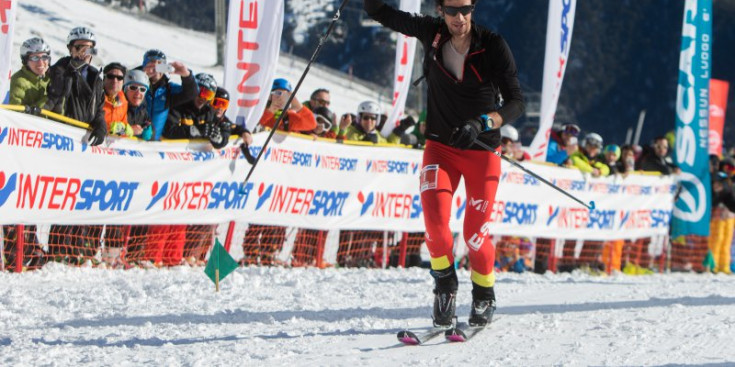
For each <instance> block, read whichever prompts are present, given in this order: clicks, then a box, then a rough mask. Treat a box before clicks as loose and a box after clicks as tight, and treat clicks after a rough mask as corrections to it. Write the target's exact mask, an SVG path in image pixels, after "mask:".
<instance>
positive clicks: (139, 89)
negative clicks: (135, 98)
mask: <svg viewBox="0 0 735 367" xmlns="http://www.w3.org/2000/svg"><path fill="white" fill-rule="evenodd" d="M128 89H130V90H132V91H135V92H140V93H145V92H146V91H147V90H148V88H146V87H144V86H142V85H129V86H128Z"/></svg>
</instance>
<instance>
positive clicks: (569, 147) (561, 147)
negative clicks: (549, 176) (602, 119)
mask: <svg viewBox="0 0 735 367" xmlns="http://www.w3.org/2000/svg"><path fill="white" fill-rule="evenodd" d="M557 126H558V125H557ZM580 131H581V129H580V128H579V126H577V125H576V124H563V125H561V127H560V128H557V129H551V135H550V136H549V147H548V148H547V149H546V161H547V162H550V163H554V164H556V165H559V166H571V165H572V163H571V161H570V160H569V157H571V155H572V154H573V153H574V152H576V151H577V144H576V143H575V144H573V143H572V140H574V141H576V140H577V136H579V133H580Z"/></svg>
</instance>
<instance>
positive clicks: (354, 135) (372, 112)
mask: <svg viewBox="0 0 735 367" xmlns="http://www.w3.org/2000/svg"><path fill="white" fill-rule="evenodd" d="M380 113H381V111H380V105H378V104H377V103H376V102H373V101H365V102H362V103H360V105H359V106H358V107H357V124H353V123H352V118H351V115H349V114H345V115H343V116H342V119H341V120H340V122H339V133H337V139H341V140H345V139H346V140H353V141H368V142H372V143H373V144H378V143H382V144H385V143H391V144H398V143H399V142H400V141H401V137H400V135H397V134H393V133H392V134H390V135H389V136H388V139H386V138H384V137H383V135H381V134H380V131H378V129H377V126H378V121H380Z"/></svg>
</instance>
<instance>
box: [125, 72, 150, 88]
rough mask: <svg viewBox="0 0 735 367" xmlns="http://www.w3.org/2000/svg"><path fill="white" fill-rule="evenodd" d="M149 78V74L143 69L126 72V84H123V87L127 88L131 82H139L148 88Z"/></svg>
mask: <svg viewBox="0 0 735 367" xmlns="http://www.w3.org/2000/svg"><path fill="white" fill-rule="evenodd" d="M148 83H149V79H148V75H146V73H145V72H144V71H143V70H137V69H133V70H130V71H128V73H127V74H125V84H123V88H127V86H128V85H130V84H138V85H142V86H144V87H146V88H149V84H148Z"/></svg>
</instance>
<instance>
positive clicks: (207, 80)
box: [194, 73, 217, 92]
mask: <svg viewBox="0 0 735 367" xmlns="http://www.w3.org/2000/svg"><path fill="white" fill-rule="evenodd" d="M194 80H195V81H196V82H197V85H198V86H199V87H204V88H207V89H209V90H211V91H212V92H214V91H216V90H217V81H216V80H214V77H213V76H212V74H207V73H199V74H197V75H195V76H194Z"/></svg>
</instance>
